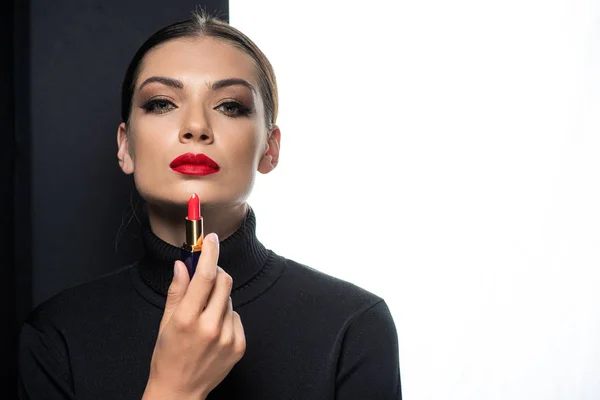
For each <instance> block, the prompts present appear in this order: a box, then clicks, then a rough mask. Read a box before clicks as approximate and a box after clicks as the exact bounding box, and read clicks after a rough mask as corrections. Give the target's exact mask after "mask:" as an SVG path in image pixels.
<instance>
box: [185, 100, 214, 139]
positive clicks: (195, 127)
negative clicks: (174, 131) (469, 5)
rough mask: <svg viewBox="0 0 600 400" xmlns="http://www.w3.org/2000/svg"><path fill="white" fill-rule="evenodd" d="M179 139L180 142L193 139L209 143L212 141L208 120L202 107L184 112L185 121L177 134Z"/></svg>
mask: <svg viewBox="0 0 600 400" xmlns="http://www.w3.org/2000/svg"><path fill="white" fill-rule="evenodd" d="M179 140H180V141H181V142H182V143H185V142H189V141H194V140H195V141H200V142H203V143H205V144H210V143H212V142H213V141H214V135H213V131H212V129H211V126H210V121H209V119H208V117H207V115H206V113H205V111H204V110H203V109H202V108H200V107H198V108H196V109H192V110H189V111H188V112H187V113H186V116H185V121H184V123H183V125H182V129H181V132H180V134H179Z"/></svg>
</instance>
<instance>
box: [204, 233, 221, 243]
mask: <svg viewBox="0 0 600 400" xmlns="http://www.w3.org/2000/svg"><path fill="white" fill-rule="evenodd" d="M206 239H207V240H210V241H211V242H213V243H217V244H218V243H219V237H218V236H217V234H216V233H209V234H208V236H206Z"/></svg>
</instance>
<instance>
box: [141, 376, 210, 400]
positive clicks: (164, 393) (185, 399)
mask: <svg viewBox="0 0 600 400" xmlns="http://www.w3.org/2000/svg"><path fill="white" fill-rule="evenodd" d="M142 400H206V394H204V393H197V392H196V393H187V392H184V391H181V390H174V389H171V388H166V387H164V386H161V385H160V384H156V383H154V382H152V381H148V383H147V384H146V389H144V394H143V396H142Z"/></svg>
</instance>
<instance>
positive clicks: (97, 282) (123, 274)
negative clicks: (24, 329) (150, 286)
mask: <svg viewBox="0 0 600 400" xmlns="http://www.w3.org/2000/svg"><path fill="white" fill-rule="evenodd" d="M133 266H134V265H128V266H124V267H121V268H119V269H117V270H115V271H111V272H109V273H107V274H104V275H101V276H98V277H96V278H94V279H92V280H89V281H86V282H82V283H78V284H75V285H72V286H70V287H67V288H65V289H63V290H61V291H60V292H58V293H57V294H55V295H53V296H52V297H50V298H49V299H47V300H45V301H43V302H42V303H40V304H39V305H37V306H36V307H35V308H34V309H33V311H31V313H30V314H29V317H28V318H27V320H26V324H29V325H32V326H34V327H35V326H38V325H44V324H52V325H55V324H56V325H63V324H64V323H66V322H68V321H77V320H79V319H80V318H82V317H83V316H85V315H89V314H90V312H92V311H94V310H96V309H98V308H99V307H102V305H103V304H104V305H106V304H107V303H112V302H119V301H120V300H121V298H122V297H123V296H124V295H126V294H127V293H128V292H130V291H131V279H130V270H131V268H132V267H133Z"/></svg>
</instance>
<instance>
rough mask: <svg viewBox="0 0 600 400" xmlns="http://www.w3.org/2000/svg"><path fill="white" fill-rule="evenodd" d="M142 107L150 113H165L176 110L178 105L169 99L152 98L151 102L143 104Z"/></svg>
mask: <svg viewBox="0 0 600 400" xmlns="http://www.w3.org/2000/svg"><path fill="white" fill-rule="evenodd" d="M142 108H143V109H144V110H146V112H149V113H154V114H163V113H166V112H168V111H171V110H174V109H175V108H177V107H176V106H175V104H173V103H172V102H170V101H169V100H164V99H155V100H150V101H149V102H147V103H146V104H144V105H143V106H142Z"/></svg>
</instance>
